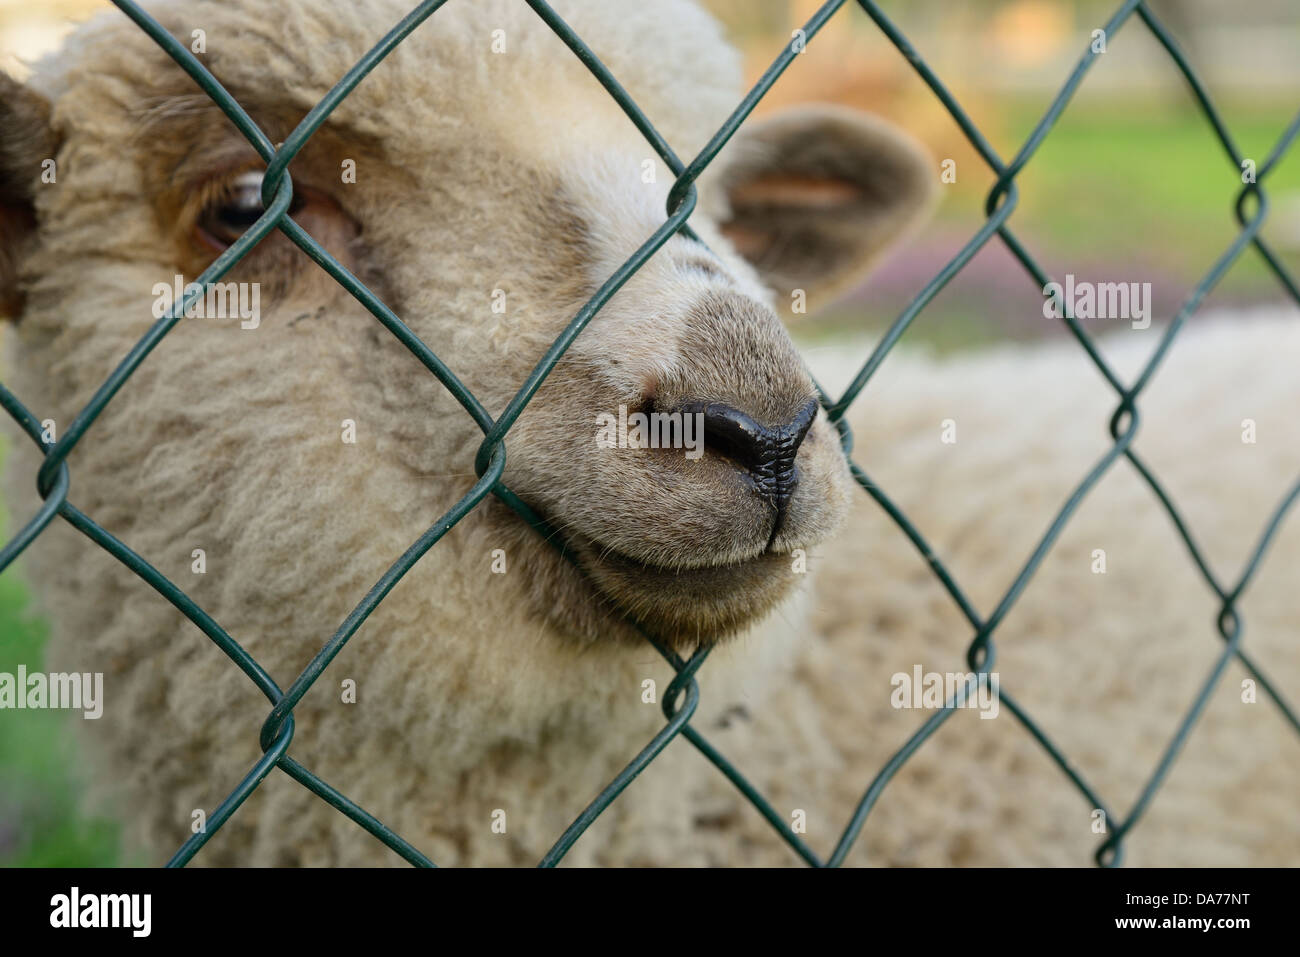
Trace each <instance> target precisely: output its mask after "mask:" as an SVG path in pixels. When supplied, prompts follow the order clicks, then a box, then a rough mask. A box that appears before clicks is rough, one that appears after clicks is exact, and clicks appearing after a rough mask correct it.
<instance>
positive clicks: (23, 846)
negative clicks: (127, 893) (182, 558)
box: [0, 437, 119, 867]
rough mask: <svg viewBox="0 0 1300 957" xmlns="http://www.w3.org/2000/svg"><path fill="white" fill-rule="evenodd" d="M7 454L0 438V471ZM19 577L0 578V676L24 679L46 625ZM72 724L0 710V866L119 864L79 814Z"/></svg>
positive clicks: (106, 839) (112, 828)
mask: <svg viewBox="0 0 1300 957" xmlns="http://www.w3.org/2000/svg"><path fill="white" fill-rule="evenodd" d="M7 450H8V442H7V440H6V439H4V437H0V466H3V464H4V459H5V458H6V452H7ZM55 521H60V519H57V518H56V519H55ZM12 528H13V522H12V521H11V516H9V514H8V511H7V509H4V508H3V507H0V541H8V538H9V535H10V532H11V530H12ZM19 561H20V562H21V558H20V559H19ZM20 576H21V572H20V570H19V569H15V568H9V569H7V570H6V571H5V573H4V574H3V575H0V671H4V672H9V673H11V674H12V673H13V672H15V671H16V670H17V668H18V666H19V665H20V664H21V665H26V667H27V670H28V672H31V671H34V670H41V669H43V667H44V657H45V655H44V651H45V641H46V637H47V635H48V629H47V627H46V624H45V622H44V621H42V620H41V619H39V618H37V617H35V616H33V615H32V613H31V609H30V606H31V601H30V596H29V594H28V592H27V588H26V587H25V586H24V585H23V584H22V582H21V580H20ZM79 720H83V719H82V718H81V717H80V716H79V714H78V713H77V712H65V711H28V710H23V711H16V710H12V709H4V710H0V866H5V867H110V866H113V865H115V864H117V863H118V861H119V854H118V833H117V827H116V825H115V824H114V823H113V822H111V821H106V820H103V819H102V818H97V817H93V816H89V815H86V814H84V813H83V812H82V811H81V809H80V808H79V797H80V791H81V789H80V787H79V786H78V785H77V783H76V781H75V778H74V769H75V768H76V767H77V766H78V761H77V750H76V746H75V745H74V743H73V740H72V735H71V733H70V729H69V727H68V722H69V721H79Z"/></svg>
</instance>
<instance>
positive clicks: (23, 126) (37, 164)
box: [0, 73, 56, 319]
mask: <svg viewBox="0 0 1300 957" xmlns="http://www.w3.org/2000/svg"><path fill="white" fill-rule="evenodd" d="M55 147H56V142H55V137H54V133H53V129H52V127H51V125H50V104H49V103H48V102H47V101H46V100H45V99H44V97H41V96H40V95H38V94H37V93H35V92H33V91H32V90H31V89H29V88H28V87H26V86H24V85H23V84H21V83H19V82H18V81H17V80H14V79H12V78H11V77H9V76H7V75H5V74H4V73H0V317H2V318H6V319H17V318H18V316H19V314H20V313H21V312H22V296H21V294H20V291H19V288H18V271H19V268H20V267H21V264H22V260H23V259H24V258H25V257H26V255H27V252H28V250H29V249H30V246H31V242H32V240H33V237H34V234H35V232H36V213H35V209H34V206H35V198H36V190H37V189H38V188H39V184H40V182H41V178H42V174H43V172H44V168H43V166H42V164H43V163H44V161H45V160H47V159H53V157H54V151H55Z"/></svg>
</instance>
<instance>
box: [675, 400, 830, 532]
mask: <svg viewBox="0 0 1300 957" xmlns="http://www.w3.org/2000/svg"><path fill="white" fill-rule="evenodd" d="M817 407H818V404H817V400H816V399H809V400H808V401H807V402H806V403H805V404H804V405H803V407H802V408H800V410H799V411H798V413H796V414H795V415H794V416H793V417H792V418H791V419H790V420H789V421H787V422H785V423H783V424H781V425H779V426H776V427H771V426H765V425H763V424H762V423H760V422H758V421H756V420H755V419H754V418H753V417H752V416H749V415H747V414H746V413H744V412H741V411H740V410H739V409H737V408H735V407H733V406H730V405H727V404H725V403H722V402H709V403H704V402H692V403H687V404H686V405H683V406H682V407H681V411H682V412H686V413H697V412H698V413H703V415H704V446H705V448H706V449H711V450H713V451H714V452H716V453H718V454H720V455H724V456H726V457H727V458H729V459H731V460H732V461H734V462H735V463H736V464H737V465H739V466H741V467H742V468H744V469H745V470H746V471H747V472H748V473H749V474H750V475H751V476H753V478H754V480H755V482H756V483H757V485H758V489H759V491H760V492H761V493H763V494H764V495H765V496H767V497H768V498H769V499H770V500H771V501H772V502H773V504H774V505H776V507H777V511H778V513H781V512H784V510H785V506H786V503H787V502H789V500H790V496H791V495H792V494H793V493H794V489H795V486H796V485H797V484H798V480H799V479H798V471H797V470H796V468H795V464H794V462H795V455H796V453H797V452H798V451H799V446H800V445H801V444H802V443H803V440H804V437H805V436H806V435H807V434H808V430H809V428H810V427H811V426H812V423H813V420H814V419H815V418H816V417H817ZM779 521H780V519H779V517H778V522H779Z"/></svg>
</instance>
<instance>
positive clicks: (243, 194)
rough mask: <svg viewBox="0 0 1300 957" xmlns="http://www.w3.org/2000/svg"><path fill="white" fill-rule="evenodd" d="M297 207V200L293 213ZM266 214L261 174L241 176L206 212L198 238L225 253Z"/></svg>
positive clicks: (217, 196)
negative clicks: (223, 250)
mask: <svg viewBox="0 0 1300 957" xmlns="http://www.w3.org/2000/svg"><path fill="white" fill-rule="evenodd" d="M297 205H298V200H297V197H295V199H294V204H293V207H291V208H290V213H292V212H293V211H294V208H296V207H297ZM264 212H265V208H264V207H263V206H262V174H261V173H260V172H258V171H256V170H253V171H250V172H247V173H241V174H240V175H239V176H237V177H236V178H235V179H233V180H231V181H230V183H229V184H227V185H226V186H225V187H224V188H223V189H222V190H221V191H220V192H219V193H217V195H216V197H215V198H214V199H213V201H212V202H211V203H209V204H208V206H207V207H206V208H205V209H204V210H203V213H202V215H201V216H200V217H199V222H198V231H199V236H200V238H201V239H203V240H204V241H205V242H207V243H208V244H209V245H211V246H215V247H217V248H218V249H225V248H226V247H227V246H229V245H231V244H232V243H234V242H235V241H236V240H237V239H239V237H240V236H242V235H243V234H244V233H245V232H247V231H248V228H249V227H250V226H252V225H253V224H254V223H255V222H257V221H258V220H259V219H260V218H261V217H262V213H264Z"/></svg>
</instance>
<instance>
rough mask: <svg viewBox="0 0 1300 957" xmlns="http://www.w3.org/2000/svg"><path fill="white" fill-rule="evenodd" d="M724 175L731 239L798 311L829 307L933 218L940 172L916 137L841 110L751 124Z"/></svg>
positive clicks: (800, 111) (791, 113)
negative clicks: (802, 299)
mask: <svg viewBox="0 0 1300 957" xmlns="http://www.w3.org/2000/svg"><path fill="white" fill-rule="evenodd" d="M728 149H729V156H728V159H727V162H726V165H725V167H724V169H723V171H722V173H721V176H720V185H721V186H722V189H723V191H724V192H725V194H726V196H727V198H728V200H729V203H730V208H731V214H730V218H729V219H728V220H726V221H725V222H723V223H722V224H721V228H722V232H723V234H724V235H725V236H726V237H727V238H728V239H729V240H731V242H732V244H733V245H734V246H735V247H736V250H737V251H738V252H739V253H740V254H741V255H742V256H744V257H745V258H746V259H748V260H749V261H750V262H751V263H752V264H753V265H754V266H755V267H756V268H757V269H758V272H759V274H760V275H761V276H762V278H763V280H764V281H765V282H766V283H767V284H768V285H769V286H770V287H771V288H772V289H773V290H774V291H775V292H776V299H777V303H778V304H779V305H780V304H783V305H784V306H785V308H786V309H787V310H789V308H790V306H791V303H792V301H793V300H794V298H795V296H794V291H795V290H803V291H804V295H805V296H806V299H807V301H808V302H809V303H810V304H811V303H816V302H824V301H826V300H827V299H829V298H830V297H832V296H834V295H835V294H836V293H839V292H843V291H844V290H845V289H846V288H847V287H849V286H851V285H852V284H853V283H854V282H855V281H857V280H859V279H861V278H862V276H863V275H864V274H865V273H866V272H867V270H868V269H869V268H870V266H871V264H872V262H873V261H874V260H875V259H876V257H877V256H878V255H879V254H880V253H881V251H883V250H884V249H885V248H886V247H887V246H889V245H890V244H891V243H893V242H895V241H896V240H898V239H899V238H900V237H901V236H902V235H904V234H906V233H907V232H908V231H909V230H910V229H911V228H913V227H914V226H915V225H917V224H918V223H919V222H920V221H921V220H923V219H924V218H925V215H926V214H927V213H928V212H929V211H930V208H931V206H932V201H933V197H934V194H935V183H936V180H937V179H938V170H937V168H936V167H935V166H934V164H933V163H932V161H931V160H930V159H929V157H927V156H926V155H925V153H924V152H922V150H921V148H920V146H919V145H917V144H916V143H915V142H914V141H913V140H912V139H911V138H910V137H909V136H908V135H907V134H906V133H904V132H903V131H902V130H900V129H898V128H897V127H895V126H893V125H891V124H889V123H886V122H885V121H884V120H882V119H880V118H879V117H875V116H871V115H870V114H867V113H862V112H859V111H858V110H853V109H848V108H845V107H838V106H813V107H800V108H797V109H791V110H788V111H786V112H783V113H779V114H775V115H773V116H772V117H770V118H767V119H764V120H761V121H758V122H753V123H749V124H746V126H744V127H742V128H741V130H740V132H739V133H737V135H736V141H735V142H734V146H729V147H728Z"/></svg>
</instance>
